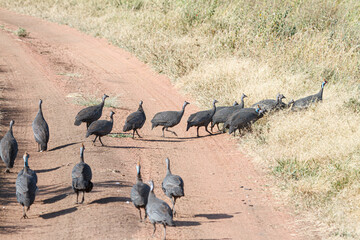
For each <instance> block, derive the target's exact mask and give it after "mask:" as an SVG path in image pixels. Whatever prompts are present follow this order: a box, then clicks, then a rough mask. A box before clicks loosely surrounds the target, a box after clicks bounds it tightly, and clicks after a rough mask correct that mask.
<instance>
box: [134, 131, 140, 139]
mask: <svg viewBox="0 0 360 240" xmlns="http://www.w3.org/2000/svg"><path fill="white" fill-rule="evenodd" d="M135 132H136V134H137V135H138V136H139V138H141V136H140V135H139V133H138V131H137V129H136V130H135Z"/></svg>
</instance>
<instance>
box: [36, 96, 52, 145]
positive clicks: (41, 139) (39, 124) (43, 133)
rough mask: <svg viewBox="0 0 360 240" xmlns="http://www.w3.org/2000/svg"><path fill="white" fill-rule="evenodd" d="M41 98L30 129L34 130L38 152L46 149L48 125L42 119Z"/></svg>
mask: <svg viewBox="0 0 360 240" xmlns="http://www.w3.org/2000/svg"><path fill="white" fill-rule="evenodd" d="M41 104H42V100H41V99H40V101H39V111H38V113H37V114H36V117H35V119H34V121H33V122H32V129H33V132H34V137H35V141H36V142H37V144H38V152H42V151H46V150H47V144H48V142H49V126H48V124H47V122H46V121H45V119H44V116H43V113H42V108H41Z"/></svg>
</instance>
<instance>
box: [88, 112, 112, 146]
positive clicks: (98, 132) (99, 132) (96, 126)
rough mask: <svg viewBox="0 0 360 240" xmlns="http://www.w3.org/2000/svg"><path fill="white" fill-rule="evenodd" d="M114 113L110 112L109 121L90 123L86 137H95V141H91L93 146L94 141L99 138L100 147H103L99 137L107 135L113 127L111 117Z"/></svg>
mask: <svg viewBox="0 0 360 240" xmlns="http://www.w3.org/2000/svg"><path fill="white" fill-rule="evenodd" d="M114 114H115V113H114V112H113V111H111V112H110V121H107V120H96V121H95V122H92V123H91V124H90V126H89V128H88V130H87V133H86V137H89V136H90V135H95V136H96V137H95V139H94V140H93V144H95V141H96V139H97V138H98V137H99V141H100V143H101V145H102V146H104V144H103V142H102V141H101V137H103V136H105V135H108V134H109V133H110V132H111V130H112V128H113V125H114V119H113V115H114Z"/></svg>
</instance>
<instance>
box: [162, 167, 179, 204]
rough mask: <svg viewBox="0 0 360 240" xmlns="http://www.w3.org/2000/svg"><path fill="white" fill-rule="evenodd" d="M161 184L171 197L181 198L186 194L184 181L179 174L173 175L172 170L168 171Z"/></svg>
mask: <svg viewBox="0 0 360 240" xmlns="http://www.w3.org/2000/svg"><path fill="white" fill-rule="evenodd" d="M161 186H162V190H163V191H164V193H165V195H166V196H168V197H169V198H171V197H174V198H179V197H183V196H185V194H184V181H183V180H182V178H181V177H180V176H178V175H173V174H171V173H170V172H167V174H166V176H165V178H164V180H163V182H162V185H161Z"/></svg>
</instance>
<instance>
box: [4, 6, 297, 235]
mask: <svg viewBox="0 0 360 240" xmlns="http://www.w3.org/2000/svg"><path fill="white" fill-rule="evenodd" d="M0 25H1V26H3V27H4V28H3V29H2V30H0V84H1V87H2V88H3V92H2V96H3V98H2V99H0V101H1V110H2V111H4V116H3V120H2V127H1V132H2V134H4V133H5V131H7V129H8V123H9V121H10V119H14V120H15V125H14V134H15V137H16V138H17V140H18V142H19V146H20V151H19V155H18V158H17V159H16V163H15V167H14V169H13V173H12V174H9V175H5V174H4V173H3V170H4V168H3V164H1V168H0V171H1V173H0V177H1V179H0V181H1V186H0V190H1V192H0V197H1V199H0V204H1V205H0V208H1V209H0V221H1V222H0V234H1V239H20V238H23V236H25V234H26V236H27V238H34V239H152V238H151V232H152V226H151V224H149V223H148V222H147V223H146V224H144V223H140V222H139V221H138V212H137V210H136V209H135V208H134V207H133V206H132V204H131V203H128V201H129V200H130V199H129V193H130V188H131V186H132V184H133V183H134V181H135V175H136V174H135V164H136V162H137V161H138V160H139V161H141V163H142V169H143V178H144V179H145V180H146V181H147V180H149V179H153V180H154V182H155V192H156V194H157V196H158V197H159V198H161V199H164V200H165V201H167V202H170V201H169V199H167V197H166V196H165V195H164V194H163V193H162V190H161V187H160V186H161V181H162V179H163V177H164V176H165V172H166V171H165V157H169V158H170V159H171V160H172V170H173V173H175V174H179V175H180V176H182V178H183V179H184V182H185V194H186V197H184V198H181V199H180V200H179V201H178V202H177V210H178V213H179V216H178V217H177V218H175V220H176V224H177V227H176V228H168V231H167V233H168V234H167V236H168V238H169V239H276V240H278V239H300V236H299V234H298V233H297V231H296V225H295V221H294V219H293V218H292V217H291V216H290V215H289V214H287V213H286V209H284V208H282V207H280V206H277V205H276V203H274V201H273V200H272V197H271V194H270V192H269V190H268V189H266V182H265V178H264V176H262V174H261V173H260V172H258V171H257V170H256V169H255V167H254V165H253V164H252V163H251V161H250V160H249V159H248V158H246V157H245V156H244V155H243V154H242V153H241V152H239V151H237V150H236V143H235V141H234V140H232V139H231V138H229V137H228V136H225V135H216V136H212V137H202V138H193V137H194V136H195V135H196V131H195V129H190V131H189V132H185V131H184V130H185V124H186V119H187V117H188V116H189V114H190V113H193V112H194V111H196V110H198V109H197V108H196V106H194V105H195V104H191V105H190V106H189V107H188V108H187V109H186V111H185V115H184V119H183V121H182V122H181V123H180V125H179V126H177V127H175V128H174V130H175V131H176V132H177V133H178V135H179V137H178V138H166V139H164V138H161V137H160V136H161V129H160V128H158V129H155V130H153V131H151V130H150V120H151V118H152V116H153V115H154V114H155V113H156V112H158V111H160V110H166V109H171V110H172V109H174V110H175V109H180V108H181V106H182V103H183V101H184V100H185V97H184V96H182V95H181V94H179V93H178V92H177V90H176V89H175V88H174V87H173V86H172V85H171V84H170V82H169V80H168V79H167V78H165V77H163V76H159V75H157V74H155V73H154V72H152V71H151V70H150V69H149V68H148V67H147V66H146V65H145V64H143V63H141V62H139V61H138V60H137V59H135V58H134V57H132V56H131V55H130V54H129V53H127V52H125V51H123V50H121V49H118V48H116V47H114V46H111V45H109V44H108V43H107V42H106V41H104V40H100V39H95V38H93V37H90V36H87V35H84V34H82V33H80V32H78V31H76V30H74V29H72V28H70V27H68V26H61V25H58V24H55V23H49V22H46V21H44V20H40V19H37V18H34V17H29V16H23V15H18V14H15V13H12V12H9V11H7V10H3V9H0ZM19 26H21V27H23V28H25V29H26V30H27V31H29V32H30V37H29V38H25V39H19V38H18V37H17V36H15V35H14V34H13V33H12V32H11V31H10V30H15V29H17V28H18V27H19ZM71 93H87V94H95V95H96V96H98V97H99V98H100V97H101V95H102V94H103V93H106V94H108V95H110V96H118V98H119V99H120V105H121V108H120V109H114V110H115V112H116V115H115V116H114V118H115V120H114V121H115V126H114V129H113V132H120V131H121V129H122V126H123V123H124V119H125V118H126V116H127V115H128V114H129V113H130V112H131V111H134V110H136V109H137V105H138V102H139V100H140V99H142V100H143V101H144V109H145V113H146V115H147V119H148V121H147V122H146V123H145V125H144V127H143V129H141V130H140V134H142V135H143V137H144V138H143V139H137V140H132V139H131V138H121V139H116V138H110V137H106V138H104V140H103V141H104V143H105V144H106V145H107V146H108V147H99V146H92V145H91V144H90V143H91V142H90V141H91V140H90V139H85V136H84V135H85V126H83V125H82V126H80V127H76V126H74V125H73V121H74V116H75V115H76V113H77V112H78V111H79V110H80V109H81V108H82V107H81V106H77V105H74V104H73V102H72V99H71V98H68V97H67V96H68V95H69V94H71ZM40 98H41V99H43V101H44V103H43V111H44V115H45V118H46V119H47V121H48V124H49V127H50V151H48V152H46V153H37V152H35V150H36V145H35V143H34V140H33V134H32V129H31V122H32V120H33V118H34V117H35V115H36V112H37V106H38V100H39V99H40ZM187 100H189V98H188V99H187ZM109 112H110V109H108V108H106V109H104V112H103V118H108V117H109ZM200 134H201V135H205V132H204V131H203V130H202V131H201V133H200ZM83 141H85V146H86V150H85V161H86V162H87V163H88V164H89V165H90V166H91V167H92V169H93V180H94V189H93V191H92V192H91V193H90V194H87V195H86V198H85V204H83V205H76V204H74V202H75V195H74V194H73V193H72V190H71V177H70V174H71V170H72V168H73V166H74V164H75V163H76V162H78V159H79V147H80V143H81V142H83ZM25 150H26V151H28V152H29V153H30V159H29V164H30V167H31V168H32V169H35V170H36V171H37V172H38V178H39V183H38V185H39V188H40V192H39V195H38V196H37V198H36V201H35V203H34V205H33V206H32V207H31V210H30V212H29V214H28V215H29V217H30V218H29V219H28V220H19V218H20V216H21V211H22V210H21V207H20V205H18V204H17V202H16V198H15V192H14V182H15V179H16V175H17V174H16V173H17V172H18V171H19V170H20V169H21V168H22V164H23V162H22V158H21V157H22V154H23V153H24V151H25ZM242 186H243V187H242ZM161 236H162V230H161V227H158V231H157V232H156V236H155V239H159V238H160V237H161Z"/></svg>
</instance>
